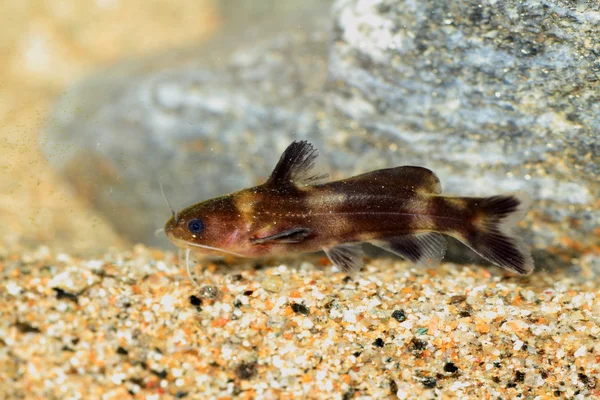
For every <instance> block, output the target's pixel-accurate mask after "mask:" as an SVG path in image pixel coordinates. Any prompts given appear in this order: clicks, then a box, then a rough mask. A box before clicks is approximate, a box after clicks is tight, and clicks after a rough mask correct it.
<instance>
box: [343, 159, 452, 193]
mask: <svg viewBox="0 0 600 400" xmlns="http://www.w3.org/2000/svg"><path fill="white" fill-rule="evenodd" d="M341 182H343V183H345V184H360V185H361V186H362V187H369V186H374V187H381V186H394V187H397V188H405V189H407V190H410V191H414V192H417V191H423V192H426V193H432V194H440V193H442V184H441V183H440V180H439V179H438V177H437V176H436V175H435V174H434V173H433V171H431V170H429V169H427V168H423V167H415V166H412V165H405V166H403V167H395V168H386V169H379V170H377V171H372V172H367V173H365V174H362V175H357V176H354V177H352V178H348V179H344V180H343V181H341Z"/></svg>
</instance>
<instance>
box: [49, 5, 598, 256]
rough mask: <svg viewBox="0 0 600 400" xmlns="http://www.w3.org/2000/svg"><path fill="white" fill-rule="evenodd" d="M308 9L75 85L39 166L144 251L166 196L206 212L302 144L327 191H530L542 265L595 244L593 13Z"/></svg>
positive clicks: (542, 8)
mask: <svg viewBox="0 0 600 400" xmlns="http://www.w3.org/2000/svg"><path fill="white" fill-rule="evenodd" d="M306 4H307V5H306V8H305V9H304V8H303V9H301V10H295V11H294V14H293V18H289V13H288V14H287V18H281V16H280V15H279V14H278V13H277V12H274V13H273V15H271V16H270V18H269V19H268V21H263V22H261V23H260V24H257V25H258V28H256V29H254V30H253V32H248V31H247V30H243V29H242V32H240V30H239V29H238V30H235V29H233V30H230V31H228V32H226V33H224V34H223V37H222V38H221V39H215V40H213V42H212V43H211V44H209V45H207V46H203V47H202V48H200V49H191V50H190V51H185V52H178V53H166V54H160V55H158V56H156V57H153V58H150V59H146V60H141V61H132V62H129V63H124V64H121V65H117V66H115V67H113V68H111V69H109V70H107V71H103V72H101V73H99V74H98V75H96V76H95V77H92V78H90V79H88V80H86V81H84V82H81V83H80V84H78V85H77V86H75V87H74V88H73V89H72V90H70V91H69V92H68V93H67V94H66V95H65V96H64V97H63V98H62V99H61V100H60V102H59V103H58V105H57V106H56V110H55V112H54V114H53V117H54V118H53V120H52V123H51V125H50V126H49V128H48V130H47V135H46V136H45V137H44V139H43V147H44V150H45V152H46V154H47V155H48V157H49V159H50V160H51V161H52V163H53V165H54V166H55V167H56V168H57V169H58V170H59V171H61V173H63V174H64V175H65V176H66V177H67V178H68V179H69V180H70V181H71V182H73V183H74V185H75V187H76V188H78V190H79V192H81V193H83V194H84V195H86V196H87V197H88V198H89V199H90V201H92V203H93V204H94V205H95V206H96V207H97V208H98V209H99V210H100V211H101V212H103V213H104V215H106V216H107V218H108V219H109V220H111V221H112V222H113V223H114V224H115V225H116V226H117V227H118V228H119V229H120V231H121V232H123V234H124V235H125V236H127V237H129V238H131V239H132V240H135V241H143V242H146V243H149V244H161V243H163V242H160V241H159V239H157V238H156V237H155V236H154V234H153V232H154V230H155V229H156V228H157V227H159V226H161V225H162V224H163V223H164V221H165V220H166V218H167V217H168V215H169V213H168V209H167V207H166V206H165V205H164V202H163V200H162V198H161V194H160V190H159V189H158V180H159V179H160V180H162V181H163V182H164V183H165V184H166V186H167V187H170V188H171V190H168V191H167V192H168V193H169V197H172V203H178V202H179V201H185V202H187V203H192V202H196V201H200V200H202V199H206V198H209V197H213V196H216V195H220V194H223V193H226V192H230V191H233V190H237V189H240V188H243V187H247V186H249V185H253V184H256V183H259V182H260V181H261V179H263V178H264V177H266V176H267V175H268V174H269V172H270V170H271V168H272V166H273V165H274V163H275V162H276V160H277V159H278V157H279V154H280V152H281V151H283V149H284V148H285V147H286V146H287V144H289V142H290V141H292V140H293V139H297V138H307V139H309V140H311V141H312V142H314V144H315V145H316V146H317V147H318V148H320V150H321V154H322V157H321V158H322V160H321V161H322V162H323V163H324V164H325V166H326V167H327V168H328V169H330V170H331V171H332V174H331V175H332V177H333V178H339V177H343V176H349V175H352V174H356V173H359V172H363V171H367V170H372V169H377V168H382V167H389V166H395V165H402V164H418V165H423V166H427V167H429V168H431V169H432V170H434V171H435V172H436V173H437V174H438V175H439V176H440V179H441V180H442V183H443V186H444V190H445V192H448V193H454V194H460V195H492V194H497V193H502V192H506V191H515V190H526V191H528V192H530V193H532V194H533V195H534V197H535V198H536V200H537V201H536V202H535V204H534V206H533V210H532V212H531V213H530V214H529V216H528V220H527V221H528V223H529V226H528V227H527V229H528V230H529V231H531V232H533V233H532V234H530V235H525V237H526V238H527V240H528V241H529V242H531V243H532V244H534V245H535V247H536V249H538V250H540V251H541V252H543V253H544V252H545V251H546V250H547V249H549V248H556V247H558V248H561V246H562V247H564V240H563V239H562V238H563V237H564V236H568V237H569V238H570V239H571V240H573V241H576V242H581V245H583V246H584V247H585V246H586V245H590V244H594V243H596V244H597V243H598V233H597V232H594V229H595V228H597V227H598V221H599V214H598V203H597V201H598V200H597V198H598V193H599V192H600V191H599V186H600V184H599V182H598V178H597V176H598V174H599V173H600V159H599V156H598V154H599V153H600V149H599V147H600V146H599V140H598V136H599V132H600V102H599V99H598V97H599V93H600V91H599V89H600V84H599V82H600V61H598V56H599V55H600V41H598V40H597V37H598V25H599V23H600V6H598V5H597V4H592V3H588V5H583V3H581V5H579V6H576V7H575V6H561V5H557V4H548V2H536V1H530V2H526V3H523V2H521V1H516V0H512V1H511V0H507V1H503V2H502V3H497V2H495V1H489V2H476V3H465V2H461V1H440V0H430V1H427V2H415V1H409V0H405V1H387V0H372V1H364V0H343V1H341V0H340V1H337V2H336V3H335V4H334V5H333V7H332V8H331V12H330V13H329V15H328V13H327V12H324V7H325V6H324V5H323V3H319V5H315V4H317V3H312V4H311V3H306ZM237 21H239V19H237ZM236 25H238V26H239V22H238V23H236ZM92 182H93V183H92ZM175 199H177V201H175ZM565 250H568V249H567V248H565ZM544 254H546V255H547V253H544Z"/></svg>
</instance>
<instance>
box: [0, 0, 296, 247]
mask: <svg viewBox="0 0 600 400" xmlns="http://www.w3.org/2000/svg"><path fill="white" fill-rule="evenodd" d="M287 3H288V4H285V2H283V4H282V3H281V2H276V1H244V2H242V1H231V0H221V1H219V0H197V1H188V0H174V1H164V0H150V1H146V0H133V1H120V0H76V1H73V0H58V1H54V0H31V1H21V0H6V1H2V2H0V15H2V18H1V19H2V21H3V22H2V28H0V58H1V59H2V62H1V63H0V74H1V76H2V78H1V79H0V121H1V122H0V126H1V129H0V226H2V233H1V234H0V248H2V247H4V248H5V249H7V248H9V249H18V248H19V247H23V246H24V247H36V246H38V245H40V244H44V245H48V246H51V247H54V248H56V249H63V250H68V251H73V252H79V253H86V252H92V253H94V252H97V251H102V250H103V249H105V248H106V247H107V246H123V245H125V244H126V243H130V242H127V241H126V240H123V239H124V238H123V236H122V235H119V234H118V233H117V232H115V229H114V226H113V225H112V224H110V223H107V221H106V219H105V218H102V216H100V215H99V213H98V212H97V211H96V210H94V208H93V207H91V206H90V201H89V199H86V198H85V197H84V196H81V195H80V194H81V193H79V194H78V193H77V191H76V190H74V188H73V186H72V185H70V184H68V183H67V181H66V180H65V179H64V177H61V176H58V174H57V173H56V172H54V171H53V169H52V168H51V166H50V165H49V164H48V162H47V161H46V158H45V157H44V156H43V155H42V152H41V151H40V145H39V136H40V134H41V133H42V132H43V131H44V130H45V129H46V127H47V126H48V124H49V123H50V122H49V120H51V119H52V112H53V110H54V102H55V101H56V99H57V98H58V97H60V96H61V94H63V93H64V92H65V91H66V89H67V88H68V87H69V86H70V85H73V84H74V83H76V82H77V81H79V80H80V79H83V78H84V77H86V76H89V75H90V74H93V73H94V72H95V71H98V70H102V69H103V68H105V67H106V66H108V65H111V64H112V63H114V62H116V61H117V60H134V59H139V58H143V57H144V56H145V55H147V54H151V53H153V52H158V53H160V52H161V51H165V50H173V49H177V48H183V47H189V46H190V45H201V44H202V43H204V42H206V41H207V40H209V39H210V38H211V37H214V35H215V34H217V33H218V32H219V30H222V29H223V25H224V23H225V21H228V23H229V24H230V25H232V24H233V25H235V24H248V23H250V24H251V25H252V24H253V23H256V22H257V21H260V19H261V18H263V16H264V14H265V13H266V12H267V11H268V10H272V9H280V10H281V11H282V13H286V14H288V15H289V13H288V11H289V12H293V11H294V9H295V8H296V7H297V6H298V4H297V2H287ZM75 107H76V105H75ZM66 147H67V146H61V148H60V149H58V150H56V155H57V157H59V158H60V157H62V152H63V151H65V148H66ZM153 183H155V182H153ZM164 207H165V208H164V210H165V213H164V217H165V218H166V217H167V216H168V215H169V213H168V209H167V208H166V205H165V206H164ZM156 227H157V228H158V225H157V226H156Z"/></svg>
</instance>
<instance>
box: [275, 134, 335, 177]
mask: <svg viewBox="0 0 600 400" xmlns="http://www.w3.org/2000/svg"><path fill="white" fill-rule="evenodd" d="M317 156H318V151H317V150H316V149H315V148H314V147H313V146H312V145H311V144H310V143H309V142H308V141H306V140H302V141H293V142H292V144H290V145H289V146H288V147H287V149H285V151H284V152H283V154H282V155H281V157H280V158H279V162H278V163H277V165H276V166H275V169H274V170H273V172H272V173H271V176H270V177H269V179H268V180H267V182H265V185H268V186H284V185H289V184H294V185H309V184H312V183H315V182H316V181H318V180H321V179H325V178H327V174H312V175H311V173H310V172H311V170H312V169H313V167H314V166H315V159H316V158H317Z"/></svg>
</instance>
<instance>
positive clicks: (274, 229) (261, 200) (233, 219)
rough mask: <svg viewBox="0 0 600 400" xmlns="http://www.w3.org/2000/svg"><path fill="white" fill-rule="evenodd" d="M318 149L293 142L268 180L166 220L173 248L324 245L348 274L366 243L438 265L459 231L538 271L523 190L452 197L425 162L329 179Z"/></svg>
mask: <svg viewBox="0 0 600 400" xmlns="http://www.w3.org/2000/svg"><path fill="white" fill-rule="evenodd" d="M316 157H317V152H316V150H315V149H314V148H313V147H312V146H311V145H310V144H309V143H308V142H306V141H300V142H293V143H292V144H291V145H290V146H289V147H288V148H287V149H286V151H285V152H284V153H283V155H282V156H281V158H280V160H279V162H278V163H277V166H276V167H275V169H274V171H273V173H272V174H271V176H270V178H269V179H268V180H267V181H266V182H265V183H264V184H262V185H260V186H256V187H253V188H249V189H244V190H241V191H239V192H235V193H232V194H230V195H227V196H222V197H219V198H216V199H212V200H208V201H205V202H201V203H198V204H195V205H193V206H191V207H188V208H186V209H184V210H182V211H181V212H180V213H178V214H176V215H174V216H173V217H172V218H171V219H170V220H169V221H168V222H167V224H166V226H165V232H166V233H167V237H168V238H169V239H170V240H171V241H172V242H173V243H175V245H177V246H179V247H181V248H186V249H190V250H192V251H195V252H198V253H203V254H234V255H238V256H242V257H260V256H265V255H278V254H287V253H297V252H315V251H320V250H324V251H325V252H326V254H327V255H328V257H329V258H330V260H331V261H332V262H333V263H334V264H335V265H336V266H337V267H339V268H340V269H341V270H342V271H344V272H347V273H350V272H354V271H357V270H359V269H360V268H361V267H362V258H363V254H362V250H361V247H360V244H361V243H365V242H368V243H371V244H373V245H375V246H378V247H381V248H383V249H385V250H387V251H389V252H392V253H394V254H396V255H399V256H402V257H404V258H406V259H408V260H410V261H412V262H415V263H420V264H425V265H432V266H433V265H436V264H437V263H439V262H440V260H441V259H442V258H443V257H444V254H445V251H446V241H445V239H444V237H443V235H448V236H453V237H455V238H457V239H458V240H460V241H462V242H463V243H465V244H467V245H468V246H469V247H471V248H472V249H473V250H475V251H476V252H477V253H479V254H480V255H481V256H483V257H484V258H486V259H488V260H489V261H491V262H492V263H494V264H496V265H499V266H501V267H503V268H506V269H508V270H510V271H513V272H516V273H519V274H526V273H529V272H531V271H532V269H533V261H532V259H531V256H530V254H529V252H528V251H527V250H526V249H525V248H524V247H523V246H522V245H521V244H520V242H519V240H518V239H517V238H516V237H514V236H513V235H512V229H513V228H514V226H515V224H516V222H518V221H519V220H520V219H521V217H522V216H523V215H524V213H525V212H526V210H527V206H528V204H529V199H528V198H527V197H526V196H525V195H523V194H511V195H500V196H492V197H450V196H443V195H442V194H441V184H440V181H439V179H438V178H437V177H436V176H435V174H434V173H433V172H431V171H430V170H428V169H426V168H422V167H415V166H402V167H396V168H388V169H382V170H377V171H372V172H368V173H365V174H362V175H358V176H355V177H351V178H348V179H344V180H339V181H335V182H328V183H322V180H323V179H324V178H325V176H323V175H314V174H311V173H312V169H313V166H314V160H315V158H316Z"/></svg>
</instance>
